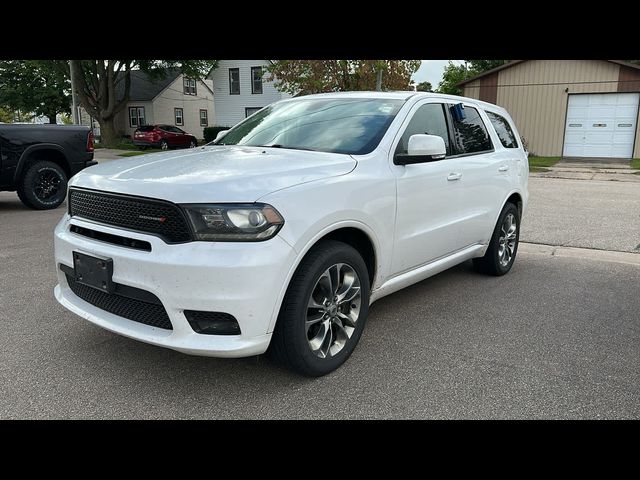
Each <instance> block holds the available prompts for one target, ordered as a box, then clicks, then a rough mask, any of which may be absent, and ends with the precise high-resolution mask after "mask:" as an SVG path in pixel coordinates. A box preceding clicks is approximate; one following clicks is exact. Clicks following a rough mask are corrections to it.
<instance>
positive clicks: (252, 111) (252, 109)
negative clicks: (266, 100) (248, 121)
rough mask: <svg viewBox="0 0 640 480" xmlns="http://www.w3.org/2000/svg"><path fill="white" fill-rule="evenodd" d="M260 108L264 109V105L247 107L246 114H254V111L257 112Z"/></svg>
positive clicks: (246, 115)
mask: <svg viewBox="0 0 640 480" xmlns="http://www.w3.org/2000/svg"><path fill="white" fill-rule="evenodd" d="M258 110H262V107H246V108H245V109H244V116H245V117H248V116H250V115H253V114H254V113H256V112H257V111H258Z"/></svg>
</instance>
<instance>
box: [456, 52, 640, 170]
mask: <svg viewBox="0 0 640 480" xmlns="http://www.w3.org/2000/svg"><path fill="white" fill-rule="evenodd" d="M459 85H460V86H461V87H462V88H463V92H464V93H463V95H464V96H466V97H471V98H476V99H479V100H485V101H487V102H491V103H495V104H497V105H500V106H502V107H504V108H506V109H507V111H509V113H510V114H511V116H512V117H513V119H514V121H515V122H516V126H517V127H518V130H519V131H520V134H521V135H522V136H523V137H524V138H525V142H526V144H527V148H528V150H529V151H530V152H531V153H534V154H536V155H542V156H563V157H592V158H631V157H635V158H638V157H640V131H639V128H638V127H639V125H638V102H639V100H640V65H635V64H632V63H628V62H625V61H621V60H514V61H511V62H508V63H506V64H504V65H502V66H500V67H497V68H494V69H493V70H489V71H487V72H484V73H482V74H481V75H478V76H475V77H473V78H469V79H467V80H465V81H463V82H460V83H459Z"/></svg>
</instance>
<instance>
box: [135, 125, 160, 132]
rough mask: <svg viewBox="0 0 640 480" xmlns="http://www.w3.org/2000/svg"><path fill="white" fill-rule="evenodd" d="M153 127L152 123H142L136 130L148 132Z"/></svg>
mask: <svg viewBox="0 0 640 480" xmlns="http://www.w3.org/2000/svg"><path fill="white" fill-rule="evenodd" d="M154 128H156V127H154V126H153V125H143V126H142V127H139V128H138V130H140V131H141V132H150V131H151V130H153V129H154Z"/></svg>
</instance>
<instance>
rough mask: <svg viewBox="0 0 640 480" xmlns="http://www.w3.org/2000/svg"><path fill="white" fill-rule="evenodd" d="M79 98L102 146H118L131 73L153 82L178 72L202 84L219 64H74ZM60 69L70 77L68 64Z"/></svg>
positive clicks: (134, 62)
mask: <svg viewBox="0 0 640 480" xmlns="http://www.w3.org/2000/svg"><path fill="white" fill-rule="evenodd" d="M71 63H73V66H74V69H73V71H74V76H75V85H76V94H77V96H78V101H79V103H80V105H82V107H83V108H84V109H85V110H86V111H87V112H88V113H89V115H91V116H92V117H93V118H95V119H96V120H97V121H98V123H100V134H101V143H102V144H104V145H105V146H112V145H115V144H116V143H117V140H118V138H117V134H116V129H115V124H114V121H115V118H116V115H117V114H118V113H119V112H120V111H122V110H123V109H124V108H125V107H126V105H127V102H128V101H129V94H130V90H131V70H135V69H140V70H142V71H144V72H145V73H147V74H148V75H149V78H150V79H154V78H162V77H163V76H165V75H166V74H167V70H168V69H169V68H179V69H180V70H181V71H182V73H184V74H185V75H187V76H188V77H191V78H195V79H197V80H202V79H203V78H204V77H205V76H206V75H208V74H209V72H211V70H212V69H213V68H215V66H216V64H217V60H71ZM58 68H59V69H60V71H62V72H64V73H65V74H66V75H70V68H69V63H68V62H66V61H59V62H58Z"/></svg>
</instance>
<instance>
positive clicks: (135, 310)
mask: <svg viewBox="0 0 640 480" xmlns="http://www.w3.org/2000/svg"><path fill="white" fill-rule="evenodd" d="M67 282H68V283H69V288H71V291H72V292H73V293H75V294H76V295H77V296H78V297H80V298H81V299H82V300H84V301H85V302H87V303H90V304H91V305H93V306H94V307H98V308H99V309H101V310H105V311H107V312H109V313H113V314H114V315H118V316H119V317H123V318H127V319H129V320H133V321H134V322H139V323H144V324H145V325H150V326H152V327H158V328H164V329H165V330H173V327H172V326H171V321H170V320H169V316H168V315H167V311H166V310H165V309H164V307H163V306H162V303H160V299H158V298H157V297H155V298H156V299H157V300H158V303H149V302H143V301H142V300H137V299H134V298H129V297H125V296H123V295H118V294H117V293H114V294H108V293H104V292H101V291H100V290H96V289H95V288H91V287H87V286H86V285H83V284H81V283H78V282H76V281H75V279H74V278H73V277H72V276H70V275H67ZM144 293H145V295H147V296H150V295H152V294H151V293H150V292H146V291H144Z"/></svg>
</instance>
